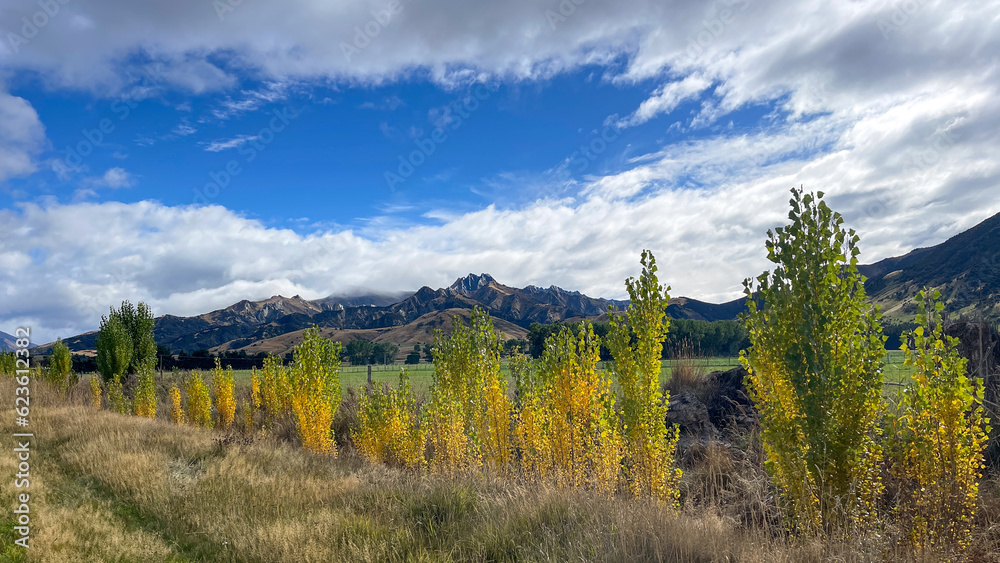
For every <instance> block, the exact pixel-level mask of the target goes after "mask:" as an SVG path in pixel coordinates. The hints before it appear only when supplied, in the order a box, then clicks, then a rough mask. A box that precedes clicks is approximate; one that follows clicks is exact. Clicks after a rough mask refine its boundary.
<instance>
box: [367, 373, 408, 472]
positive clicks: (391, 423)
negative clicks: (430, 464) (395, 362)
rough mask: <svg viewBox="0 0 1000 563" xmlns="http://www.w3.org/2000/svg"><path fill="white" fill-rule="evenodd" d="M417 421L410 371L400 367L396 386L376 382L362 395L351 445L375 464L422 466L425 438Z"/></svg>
mask: <svg viewBox="0 0 1000 563" xmlns="http://www.w3.org/2000/svg"><path fill="white" fill-rule="evenodd" d="M418 422H419V421H418V413H417V407H416V402H415V401H414V400H413V396H412V393H411V391H410V375H409V372H407V371H406V370H405V369H404V370H400V373H399V387H398V388H397V389H392V388H391V387H389V386H388V384H384V385H383V384H378V383H376V384H373V385H371V386H369V387H368V388H366V389H365V393H364V394H363V395H361V398H360V401H359V408H358V426H359V428H358V430H356V431H355V432H354V434H353V439H354V444H355V445H356V446H357V448H358V451H359V452H361V455H363V456H364V457H365V458H367V459H368V460H369V461H372V462H375V463H388V464H391V465H403V466H407V467H418V466H422V465H423V464H424V442H425V437H424V432H423V429H422V428H421V427H420V425H419V423H418Z"/></svg>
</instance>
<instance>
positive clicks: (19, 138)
mask: <svg viewBox="0 0 1000 563" xmlns="http://www.w3.org/2000/svg"><path fill="white" fill-rule="evenodd" d="M45 143H46V138H45V127H44V126H42V122H41V121H40V120H39V119H38V113H37V112H36V111H35V108H33V107H31V104H30V103H28V101H27V100H25V99H24V98H19V97H17V96H12V95H10V94H8V93H7V92H4V91H2V90H0V182H3V181H5V180H7V179H8V178H12V177H15V176H24V175H27V174H30V173H32V172H34V171H35V169H36V166H37V164H36V162H35V157H36V156H37V155H38V153H40V152H41V150H42V149H43V148H44V146H45Z"/></svg>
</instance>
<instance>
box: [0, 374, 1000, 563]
mask: <svg viewBox="0 0 1000 563" xmlns="http://www.w3.org/2000/svg"><path fill="white" fill-rule="evenodd" d="M87 393H88V388H87V386H86V382H81V383H80V384H78V385H77V387H75V388H74V389H72V390H71V391H70V393H69V395H68V399H64V398H62V397H59V396H57V395H56V393H55V392H53V391H51V390H50V389H48V388H47V385H46V384H45V383H43V382H37V383H36V384H34V385H33V389H32V411H31V413H32V414H31V416H32V428H31V429H32V431H33V432H34V434H35V436H36V438H35V439H34V441H33V443H32V451H31V458H30V460H31V469H30V471H31V487H30V493H31V500H30V502H31V512H30V514H31V526H32V527H31V530H32V535H31V546H32V547H31V549H30V550H29V551H28V552H27V554H25V552H24V551H21V550H18V549H15V548H14V547H13V545H12V542H13V538H14V532H13V526H14V521H13V514H12V513H11V512H10V510H7V511H4V512H3V513H0V561H5V562H6V561H10V562H20V561H38V562H59V563H61V562H70V561H72V562H81V563H89V562H94V563H98V562H107V561H119V562H130V563H131V562H156V563H160V562H176V563H179V562H200V561H222V562H231V561H233V562H235V561H240V562H242V561H247V562H260V563H264V562H267V563H272V562H273V563H283V562H286V561H287V562H296V563H297V562H309V561H317V562H318V561H338V562H339V561H347V562H353V561H362V562H394V561H399V562H403V561H418V562H438V561H440V562H445V561H469V562H486V561H496V562H514V561H580V562H587V561H608V562H612V561H629V562H632V561H635V562H653V561H657V562H681V561H695V562H700V561H704V562H709V561H743V562H751V563H752V562H765V561H766V562H793V561H796V562H798V561H804V562H819V561H902V560H912V561H936V560H942V559H937V558H935V557H933V556H930V557H914V554H912V553H906V552H901V551H899V547H898V545H897V544H896V543H895V538H898V537H900V533H901V530H898V529H894V528H892V527H891V524H890V525H888V527H886V528H883V529H882V530H881V533H880V534H878V535H872V536H866V537H856V536H848V537H845V538H843V539H836V538H834V539H827V540H825V541H824V540H818V539H813V540H796V539H794V538H792V537H789V536H788V535H787V534H785V533H784V532H783V529H782V525H781V520H780V517H779V514H780V512H778V509H777V507H776V506H775V504H774V495H773V491H772V490H771V488H770V485H769V483H768V479H767V476H766V474H765V473H764V470H763V463H762V458H761V453H760V447H759V444H757V445H755V441H754V438H753V436H752V435H746V436H743V437H734V438H733V440H734V441H733V442H732V443H731V444H728V445H727V444H723V443H716V444H710V445H708V446H705V447H700V448H696V449H693V450H689V451H688V452H687V453H686V454H685V455H683V456H682V457H681V458H680V463H681V464H682V466H683V467H684V469H685V473H684V477H683V479H682V482H681V491H682V495H683V496H682V502H683V508H682V510H681V511H680V512H679V513H677V512H674V511H672V510H671V509H669V508H666V507H664V506H660V505H657V504H655V503H650V502H640V501H636V500H634V499H632V498H631V497H630V496H628V495H618V496H614V497H611V498H605V497H600V496H595V495H593V494H591V493H587V492H584V491H580V490H572V489H567V488H562V487H559V486H553V485H548V484H539V483H537V482H535V481H529V480H526V479H525V478H523V477H521V476H518V475H507V476H502V477H501V476H497V475H493V474H490V473H488V472H485V473H477V474H451V475H436V474H428V473H424V472H421V471H407V470H400V469H394V468H390V467H385V466H373V465H370V464H368V463H366V462H364V461H362V460H360V459H359V458H358V457H357V456H356V455H355V454H354V452H353V449H352V448H351V446H350V444H349V443H345V444H342V445H341V453H340V456H339V457H338V458H331V457H329V456H316V455H312V454H309V453H305V452H303V451H302V450H301V449H300V448H299V447H298V446H297V445H296V444H295V443H294V442H288V441H286V440H283V439H279V437H278V436H276V435H275V434H274V433H260V432H258V433H256V434H253V435H247V434H243V433H235V434H228V435H227V434H223V433H221V432H219V431H211V430H202V429H197V428H192V427H190V426H178V425H174V424H172V423H170V422H169V421H168V420H166V419H165V416H166V415H165V414H161V415H160V416H159V418H158V420H147V419H141V418H137V417H133V416H124V415H117V414H113V413H110V412H107V411H95V410H93V409H91V408H89V407H85V406H83V404H84V403H85V401H86V397H87ZM0 395H2V396H6V397H11V396H13V386H12V382H11V381H10V380H9V379H5V378H4V379H0ZM13 421H14V414H13V412H12V410H10V408H9V407H8V408H6V409H2V410H0V431H3V432H5V433H6V434H7V435H8V436H9V435H10V434H11V433H12V432H16V431H17V430H16V429H15V427H14V426H13ZM15 463H16V462H15V458H14V456H12V455H4V456H0V473H2V474H4V475H7V476H8V477H12V476H13V475H14V473H16V471H17V468H16V465H15ZM14 493H15V490H14V489H13V487H3V488H2V489H0V502H2V503H3V504H4V505H5V506H7V507H11V506H13V505H14V504H13V499H14ZM998 494H1000V483H998V482H997V480H996V478H995V477H990V478H989V479H988V480H987V481H986V482H985V483H984V484H983V487H982V488H981V504H982V509H981V511H980V515H979V517H978V518H977V523H976V528H975V535H974V538H973V544H972V546H970V551H969V556H970V557H969V560H971V561H996V560H997V557H996V555H997V553H998V552H1000V551H998V550H1000V532H998V531H997V530H998V529H1000V502H998Z"/></svg>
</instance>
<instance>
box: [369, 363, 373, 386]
mask: <svg viewBox="0 0 1000 563" xmlns="http://www.w3.org/2000/svg"><path fill="white" fill-rule="evenodd" d="M371 384H372V365H371V364H368V385H371Z"/></svg>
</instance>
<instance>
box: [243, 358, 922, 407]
mask: <svg viewBox="0 0 1000 563" xmlns="http://www.w3.org/2000/svg"><path fill="white" fill-rule="evenodd" d="M681 362H683V363H685V364H687V365H690V366H693V367H695V368H696V369H698V370H699V371H701V372H703V373H706V374H707V373H710V372H713V371H722V370H728V369H731V368H734V367H737V366H739V365H740V361H739V358H723V357H718V358H695V359H684V360H664V361H663V363H662V367H661V369H660V383H661V384H663V383H665V382H666V381H668V380H669V379H670V375H671V373H672V372H673V369H674V367H675V366H676V365H678V364H679V363H681ZM605 364H606V362H601V363H600V364H599V365H598V368H599V369H604V368H605V367H606V365H605ZM400 369H406V370H407V371H409V374H410V385H411V386H412V388H413V393H414V394H415V395H418V396H419V395H426V394H427V393H428V391H429V390H430V386H431V381H432V380H433V375H434V364H430V363H420V364H410V365H404V364H390V365H378V366H372V381H374V382H377V383H383V382H384V383H389V384H390V385H396V383H398V382H399V371H400ZM501 369H502V370H503V372H504V373H507V374H508V375H509V372H508V371H507V366H506V364H504V365H503V366H502V368H501ZM912 369H913V368H911V367H908V366H904V365H903V352H902V351H900V350H890V351H889V352H888V354H887V355H886V360H885V371H884V373H885V381H886V385H887V391H890V390H891V389H893V388H895V387H897V386H898V385H899V384H902V383H905V382H906V381H907V380H908V379H909V376H910V374H911V373H912ZM250 374H251V370H237V371H235V372H234V375H235V379H236V384H237V385H240V386H247V387H249V385H250ZM367 380H368V367H367V366H343V367H342V368H341V370H340V384H341V387H342V388H343V389H344V391H345V392H347V390H348V389H354V390H358V389H359V388H361V387H363V386H364V385H365V383H366V382H367ZM512 383H513V382H512Z"/></svg>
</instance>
